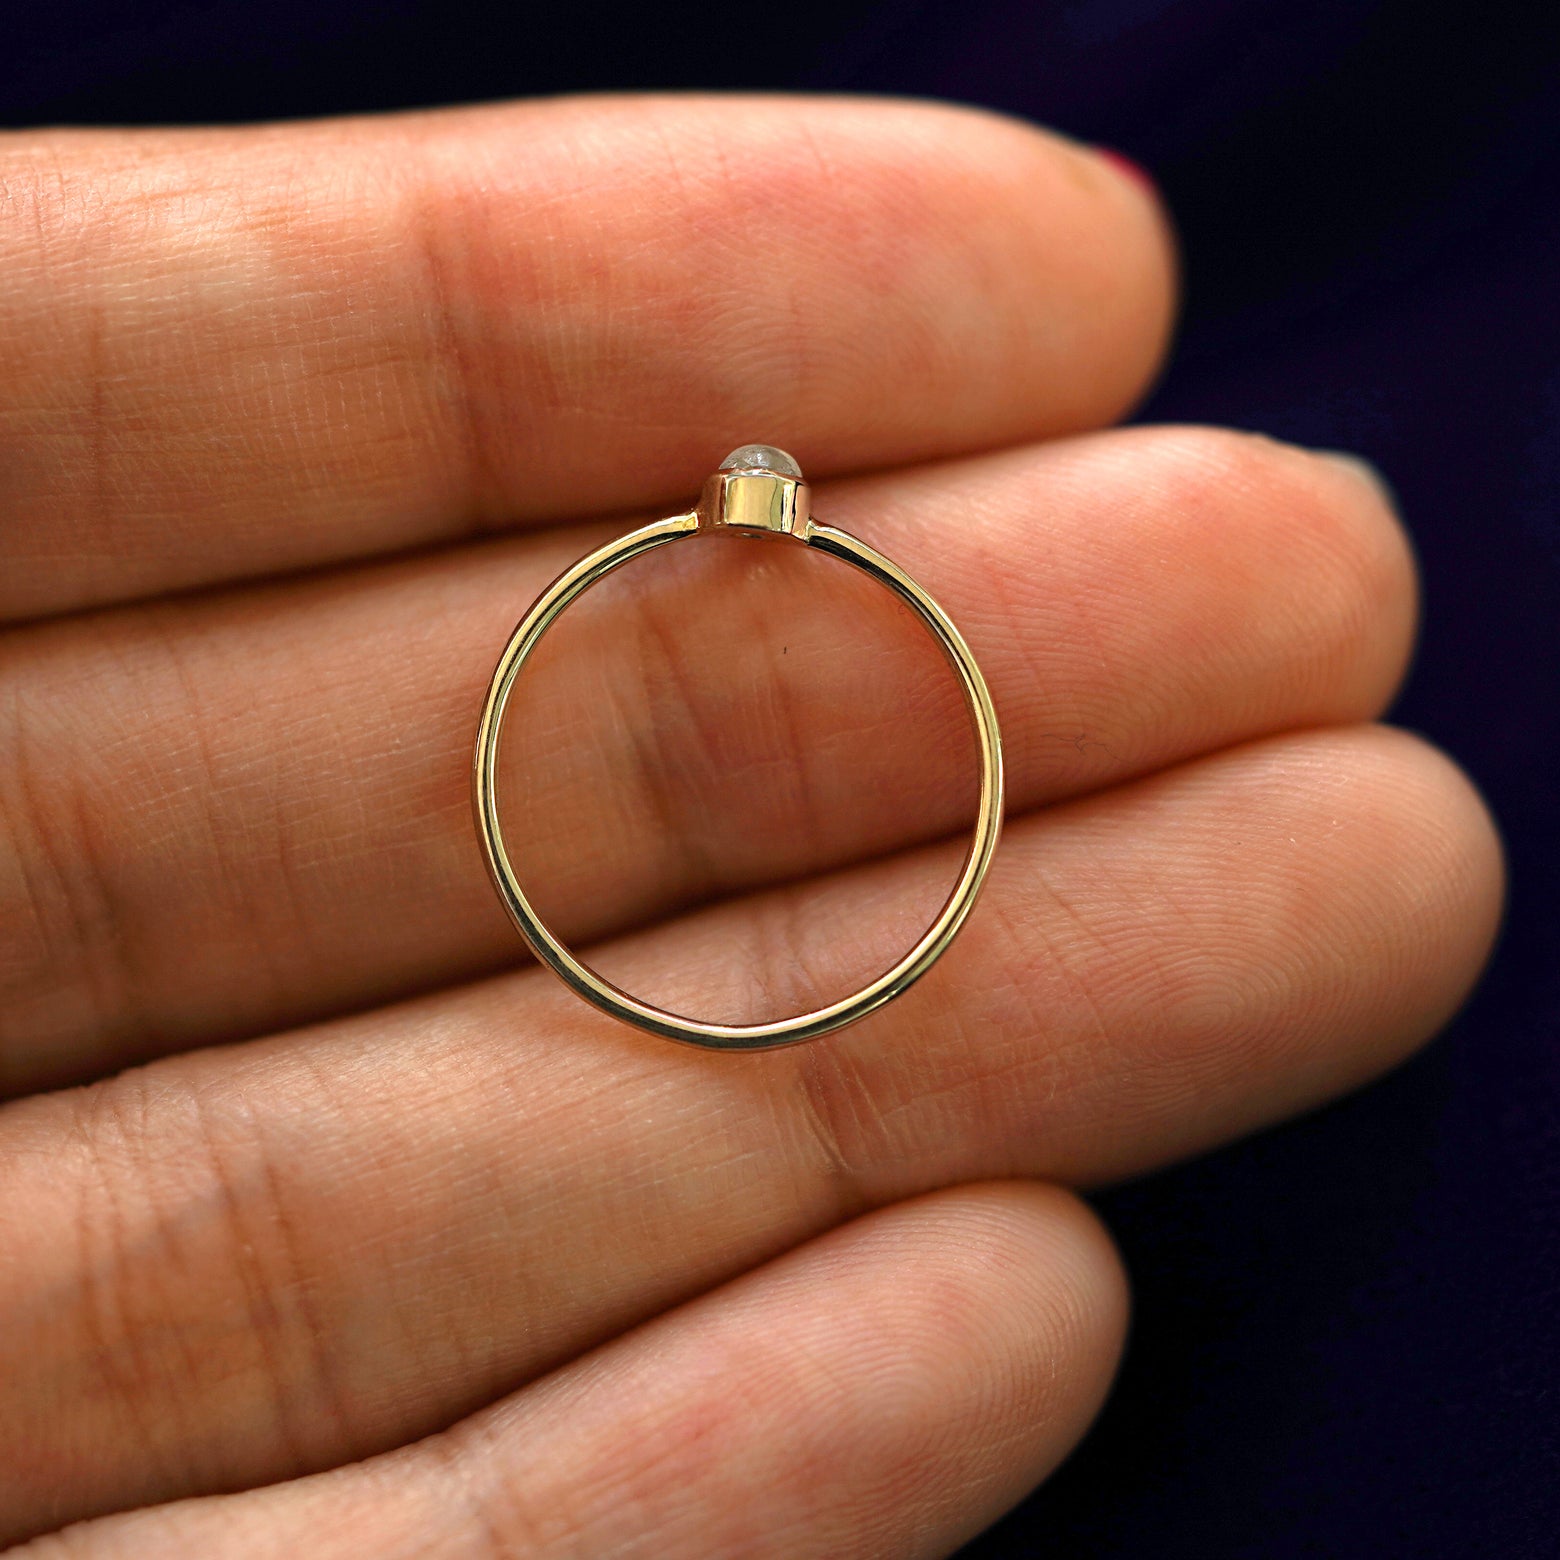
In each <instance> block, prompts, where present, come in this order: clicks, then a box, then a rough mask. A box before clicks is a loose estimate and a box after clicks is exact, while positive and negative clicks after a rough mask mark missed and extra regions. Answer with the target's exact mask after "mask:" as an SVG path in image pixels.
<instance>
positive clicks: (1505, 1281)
mask: <svg viewBox="0 0 1560 1560" xmlns="http://www.w3.org/2000/svg"><path fill="white" fill-rule="evenodd" d="M7 10H8V11H10V12H14V13H15V14H14V15H9V16H7V17H6V18H5V19H6V35H7V42H6V47H5V50H4V54H3V56H0V120H3V121H4V122H8V123H11V124H18V125H25V124H30V123H39V122H48V121H60V120H75V121H79V122H107V121H120V122H137V121H141V122H145V121H177V120H205V119H211V120H218V119H239V118H269V117H276V116H283V115H291V114H300V113H329V112H337V111H343V110H349V109H373V108H393V107H403V106H409V105H415V104H426V103H437V102H454V101H461V100H470V99H477V98H487V97H500V96H507V95H511V94H523V93H530V92H538V91H556V90H564V89H572V88H580V87H590V88H601V87H681V86H716V87H738V86H753V87H774V86H789V87H804V88H806V87H810V88H819V89H825V90H829V89H842V90H850V91H871V92H909V93H918V94H929V95H935V96H944V97H952V98H958V99H964V100H968V101H972V102H978V103H985V104H989V105H992V106H994V107H997V108H1002V109H1007V110H1011V111H1014V112H1017V113H1021V114H1025V115H1029V116H1031V117H1033V118H1035V119H1039V120H1042V121H1045V122H1047V123H1050V124H1053V125H1056V126H1058V127H1059V128H1061V129H1063V130H1066V131H1068V132H1070V133H1072V134H1074V135H1077V136H1081V137H1083V138H1086V139H1088V140H1092V141H1097V142H1101V143H1104V144H1107V145H1111V146H1116V147H1120V148H1122V149H1123V150H1125V151H1126V152H1127V153H1128V154H1130V155H1131V156H1133V157H1135V158H1137V159H1138V160H1140V161H1141V162H1143V163H1144V164H1146V165H1147V166H1148V167H1149V168H1150V169H1151V170H1152V171H1153V173H1154V175H1155V176H1156V177H1157V179H1158V180H1159V182H1160V183H1161V184H1162V186H1163V187H1164V189H1165V190H1166V192H1167V195H1168V198H1169V201H1170V204H1171V206H1172V208H1173V209H1174V211H1175V214H1176V218H1177V221H1178V223H1179V226H1180V229H1181V232H1182V236H1183V241H1184V246H1185V255H1186V266H1187V283H1188V304H1187V313H1186V317H1185V324H1184V328H1183V330H1182V335H1181V341H1180V346H1179V350H1178V353H1177V356H1176V359H1175V362H1174V365H1173V366H1172V368H1171V370H1170V372H1169V374H1168V376H1167V377H1166V379H1165V380H1164V382H1163V384H1162V385H1161V386H1160V388H1159V390H1158V391H1157V393H1156V394H1155V396H1154V397H1153V400H1152V402H1151V403H1150V404H1149V405H1148V406H1147V407H1146V408H1145V409H1144V411H1143V414H1142V415H1143V416H1144V417H1145V418H1150V419H1161V418H1174V419H1188V420H1198V421H1215V422H1226V423H1234V424H1238V425H1240V426H1243V427H1248V428H1257V429H1262V430H1264V431H1266V432H1269V433H1272V434H1276V435H1279V436H1281V437H1284V438H1289V439H1294V440H1297V441H1299V442H1301V443H1304V444H1312V445H1333V446H1340V447H1345V448H1350V449H1356V450H1360V451H1362V452H1364V453H1365V454H1367V455H1369V456H1370V457H1371V458H1372V459H1373V460H1374V461H1376V462H1377V463H1378V464H1379V465H1380V466H1381V467H1382V468H1383V469H1384V470H1385V471H1386V473H1387V475H1388V476H1389V478H1390V480H1391V481H1392V482H1393V484H1394V485H1395V486H1396V488H1397V490H1398V492H1399V493H1400V495H1401V497H1402V501H1403V506H1404V510H1405V513H1406V515H1407V518H1408V521H1409V524H1410V527H1411V529H1412V531H1413V534H1414V537H1415V539H1416V542H1417V545H1418V548H1419V551H1420V555H1421V559H1422V562H1423V569H1424V578H1425V590H1426V600H1427V616H1426V627H1425V635H1424V641H1423V645H1422V648H1421V651H1420V655H1419V659H1418V663H1417V666H1416V668H1415V671H1414V674H1413V677H1412V680H1411V682H1410V684H1409V687H1408V690H1407V692H1406V694H1405V695H1404V698H1403V700H1402V702H1401V705H1400V707H1399V709H1398V712H1397V713H1398V718H1399V719H1400V720H1402V721H1403V722H1405V723H1406V724H1408V725H1410V726H1414V727H1417V728H1419V729H1420V730H1423V731H1425V732H1427V733H1429V734H1430V735H1431V736H1432V737H1433V738H1434V739H1435V740H1436V741H1438V742H1440V743H1441V744H1442V745H1443V746H1445V747H1447V748H1448V749H1450V750H1451V752H1452V753H1454V754H1455V755H1456V756H1457V757H1458V758H1459V759H1460V760H1461V761H1462V762H1463V763H1464V764H1465V765H1466V766H1467V767H1468V768H1469V769H1470V770H1471V771H1472V772H1473V774H1474V775H1475V777H1476V778H1477V779H1478V781H1479V783H1480V784H1481V785H1482V786H1483V788H1484V790H1485V793H1486V794H1487V795H1488V797H1489V798H1490V800H1491V802H1492V803H1493V805H1494V807H1495V810H1496V812H1497V814H1498V816H1499V818H1500V820H1501V822H1502V824H1503V826H1504V829H1505V832H1506V836H1507V840H1508V842H1509V848H1510V852H1511V857H1512V866H1513V879H1512V881H1513V887H1512V898H1511V909H1510V917H1509V923H1508V926H1507V930H1506V933H1505V937H1504V941H1503V943H1502V946H1501V948H1500V950H1499V953H1498V956H1497V959H1496V962H1495V965H1494V968H1493V970H1492V971H1491V974H1490V976H1489V978H1488V979H1487V980H1486V982H1485V984H1484V986H1483V988H1482V990H1481V992H1480V994H1479V996H1478V997H1477V999H1476V1000H1475V1002H1474V1004H1473V1006H1472V1007H1471V1008H1470V1009H1469V1010H1468V1012H1467V1013H1466V1014H1465V1015H1464V1016H1463V1017H1462V1018H1461V1019H1460V1020H1459V1021H1458V1023H1457V1024H1456V1026H1455V1027H1454V1028H1453V1029H1452V1031H1451V1032H1450V1033H1449V1034H1447V1035H1446V1036H1445V1037H1444V1038H1443V1039H1442V1040H1441V1041H1439V1042H1438V1043H1437V1044H1436V1045H1435V1046H1433V1047H1432V1048H1431V1049H1430V1050H1429V1051H1428V1052H1426V1053H1425V1055H1424V1056H1423V1057H1421V1058H1420V1059H1419V1060H1417V1061H1415V1062H1414V1063H1412V1064H1411V1065H1410V1066H1408V1067H1407V1068H1405V1069H1404V1070H1403V1071H1401V1072H1400V1073H1398V1074H1397V1075H1395V1076H1394V1077H1392V1078H1391V1079H1389V1080H1387V1081H1386V1082H1384V1083H1382V1084H1380V1085H1378V1086H1376V1087H1375V1088H1372V1089H1370V1090H1368V1091H1367V1092H1365V1093H1364V1094H1362V1095H1359V1096H1358V1097H1356V1098H1354V1099H1352V1100H1349V1101H1347V1102H1345V1103H1343V1104H1341V1105H1339V1106H1337V1107H1334V1108H1332V1109H1329V1110H1327V1111H1324V1112H1321V1113H1319V1114H1317V1115H1315V1116H1312V1117H1310V1118H1309V1119H1307V1120H1304V1121H1301V1122H1298V1123H1296V1124H1294V1125H1291V1126H1288V1127H1285V1128H1283V1129H1281V1130H1279V1131H1276V1132H1271V1133H1268V1134H1266V1135H1264V1136H1262V1137H1260V1138H1258V1139H1255V1140H1253V1141H1251V1142H1248V1143H1244V1144H1241V1145H1239V1146H1237V1147H1235V1148H1232V1149H1229V1150H1227V1151H1224V1152H1222V1153H1219V1154H1216V1155H1213V1156H1211V1157H1209V1158H1207V1159H1204V1160H1202V1161H1200V1162H1198V1163H1195V1164H1193V1165H1190V1166H1187V1167H1184V1168H1182V1169H1179V1170H1176V1171H1173V1172H1171V1173H1168V1174H1164V1175H1159V1176H1156V1177H1153V1178H1152V1179H1149V1180H1145V1181H1143V1182H1140V1183H1138V1184H1136V1185H1133V1186H1130V1187H1127V1188H1123V1189H1119V1190H1116V1191H1114V1192H1112V1193H1110V1194H1109V1195H1107V1196H1105V1197H1103V1198H1101V1199H1100V1202H1101V1205H1102V1206H1103V1208H1104V1210H1105V1212H1106V1214H1107V1216H1108V1217H1109V1219H1110V1221H1111V1223H1112V1225H1113V1226H1114V1228H1115V1230H1116V1231H1117V1234H1118V1236H1119V1238H1120V1240H1121V1243H1122V1245H1123V1247H1124V1249H1125V1251H1126V1254H1127V1259H1128V1262H1129V1264H1130V1266H1131V1268H1132V1272H1133V1276H1134V1279H1135V1282H1136V1286H1137V1294H1138V1311H1137V1324H1136V1331H1135V1336H1134V1339H1133V1342H1132V1347H1131V1352H1130V1354H1129V1357H1128V1361H1127V1365H1126V1368H1125V1373H1124V1376H1123V1378H1122V1381H1121V1384H1120V1388H1119V1390H1118V1392H1117V1394H1116V1396H1115V1398H1114V1400H1113V1402H1112V1404H1111V1406H1110V1407H1109V1409H1108V1410H1107V1411H1106V1413H1105V1416H1104V1418H1103V1419H1102V1421H1101V1423H1100V1424H1099V1426H1098V1428H1097V1429H1096V1431H1095V1432H1094V1433H1093V1435H1092V1436H1091V1437H1090V1439H1089V1441H1088V1442H1087V1443H1086V1444H1085V1446H1084V1447H1083V1449H1082V1450H1081V1451H1080V1452H1079V1454H1078V1455H1077V1456H1076V1457H1075V1458H1074V1459H1073V1461H1072V1462H1071V1463H1070V1464H1069V1465H1068V1466H1067V1467H1066V1468H1065V1469H1064V1470H1063V1471H1062V1473H1061V1474H1060V1475H1059V1476H1058V1477H1057V1478H1056V1479H1055V1480H1054V1481H1053V1482H1052V1484H1051V1485H1050V1486H1049V1487H1048V1488H1047V1489H1046V1490H1044V1491H1043V1492H1041V1493H1040V1494H1039V1495H1037V1496H1036V1497H1034V1498H1033V1499H1032V1500H1030V1501H1029V1502H1028V1503H1027V1504H1026V1505H1025V1506H1023V1507H1022V1508H1020V1509H1019V1510H1018V1511H1017V1512H1015V1513H1014V1514H1013V1515H1012V1516H1011V1517H1010V1518H1009V1519H1007V1520H1006V1521H1005V1522H1004V1523H1002V1524H1001V1525H1000V1526H999V1527H998V1528H997V1529H995V1530H994V1531H993V1532H991V1533H990V1534H988V1535H986V1536H985V1537H984V1538H982V1539H980V1540H978V1541H977V1542H976V1543H975V1544H973V1545H972V1546H971V1547H970V1549H969V1551H968V1553H969V1554H970V1555H971V1556H977V1557H983V1560H985V1557H997V1556H1009V1555H1028V1554H1046V1555H1056V1556H1068V1557H1080V1560H1094V1557H1100V1560H1106V1557H1108V1560H1144V1557H1150V1556H1152V1557H1155V1560H1180V1557H1187V1560H1193V1557H1195V1560H1222V1557H1226V1556H1262V1557H1272V1560H1285V1557H1289V1556H1329V1557H1353V1556H1366V1557H1373V1560H1374V1557H1382V1560H1395V1557H1398V1556H1402V1557H1414V1560H1438V1557H1454V1560H1472V1557H1483V1556H1499V1557H1502V1560H1524V1557H1528V1556H1533V1557H1539V1556H1542V1557H1544V1560H1550V1557H1553V1556H1555V1555H1560V1326H1557V1325H1556V1324H1557V1320H1560V1317H1557V1312H1560V1043H1557V1042H1560V910H1557V905H1560V893H1557V888H1560V883H1557V877H1560V871H1557V864H1560V822H1557V809H1556V808H1555V806H1554V801H1555V791H1556V783H1557V780H1560V6H1557V5H1556V4H1555V3H1554V0H1526V3H1520V0H1519V3H1509V0H1507V3H1491V0H1485V3H1482V4H1480V5H1477V6H1474V5H1470V4H1466V3H1465V4H1456V5H1453V4H1438V3H1434V0H1295V3H1291V4H1287V5H1282V4H1278V3H1276V0H1051V3H1037V0H1027V3H1026V0H958V3H953V0H834V3H833V4H830V5H829V6H827V7H826V8H822V7H820V8H816V9H813V8H809V7H808V6H807V5H803V4H796V5H788V6H786V7H784V8H768V7H761V6H755V5H748V6H744V5H742V4H741V3H740V0H722V3H720V4H718V5H717V4H715V3H713V0H696V3H688V4H676V3H669V4H664V5H662V6H660V7H648V6H645V5H644V4H643V3H642V0H635V3H632V4H630V3H627V0H615V3H614V0H607V3H591V0H577V3H575V4H572V5H569V6H554V5H549V6H545V7H544V6H526V5H523V4H522V5H511V6H510V7H507V8H506V9H504V10H503V11H498V10H489V9H487V8H485V7H482V6H479V5H470V4H462V3H460V0H437V3H434V0H372V3H371V0H306V3H305V0H266V4H264V5H255V4H253V3H252V0H206V3H194V0H184V3H179V0H120V3H118V4H92V5H82V4H75V5H72V4H70V3H58V4H52V5H48V6H36V5H32V4H28V5H27V6H26V7H25V8H24V7H23V6H22V5H20V4H19V3H17V0H12V4H11V5H10V6H9V7H7Z"/></svg>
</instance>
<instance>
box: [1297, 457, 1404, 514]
mask: <svg viewBox="0 0 1560 1560" xmlns="http://www.w3.org/2000/svg"><path fill="white" fill-rule="evenodd" d="M1311 453H1312V454H1313V455H1320V456H1321V457H1322V459H1323V460H1328V461H1331V462H1332V463H1333V465H1335V466H1336V467H1338V469H1339V470H1340V471H1347V472H1348V473H1349V475H1350V476H1352V477H1353V478H1354V479H1355V481H1357V482H1363V483H1365V485H1366V486H1367V487H1369V488H1371V489H1372V490H1373V491H1374V492H1375V493H1376V494H1377V495H1378V496H1379V497H1381V498H1384V499H1386V501H1387V502H1388V503H1389V504H1396V503H1397V495H1396V494H1395V493H1394V492H1393V491H1392V484H1391V483H1390V482H1388V481H1387V479H1386V478H1385V477H1384V476H1383V475H1382V474H1381V469H1380V467H1378V466H1374V465H1372V464H1371V462H1370V461H1368V460H1366V459H1365V457H1364V456H1363V455H1356V454H1355V453H1354V452H1353V451H1352V450H1313V451H1312V452H1311Z"/></svg>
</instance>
